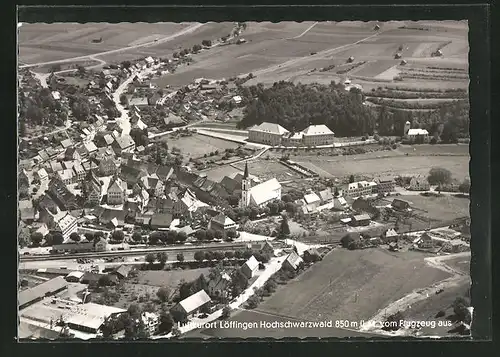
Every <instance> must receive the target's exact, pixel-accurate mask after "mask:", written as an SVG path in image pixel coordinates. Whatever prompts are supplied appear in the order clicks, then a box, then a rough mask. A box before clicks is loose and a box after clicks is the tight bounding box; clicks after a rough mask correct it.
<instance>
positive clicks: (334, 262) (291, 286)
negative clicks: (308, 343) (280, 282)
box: [257, 249, 449, 321]
mask: <svg viewBox="0 0 500 357" xmlns="http://www.w3.org/2000/svg"><path fill="white" fill-rule="evenodd" d="M448 276H449V275H448V274H447V273H444V272H443V271H441V270H437V269H435V268H432V267H430V266H428V265H426V263H425V262H424V255H423V254H421V253H416V252H405V253H404V254H393V253H390V252H388V251H386V250H383V249H365V250H357V251H347V250H345V249H336V250H333V251H331V252H330V253H329V254H327V255H326V256H325V257H324V259H323V260H322V261H321V262H319V263H317V264H315V265H313V266H312V267H311V268H310V269H308V270H306V271H305V272H304V273H302V274H301V275H299V277H298V278H296V279H294V280H292V281H289V282H288V284H287V285H286V286H282V287H280V288H279V289H278V290H277V291H276V292H275V293H274V294H273V295H272V296H271V297H270V298H269V299H267V300H265V301H264V302H263V303H261V304H260V305H259V307H258V308H257V310H258V311H262V312H265V313H270V314H278V315H282V316H289V317H292V318H298V319H303V320H307V321H319V320H326V319H333V320H335V319H342V320H345V319H347V320H350V321H359V320H362V319H365V320H367V319H368V318H370V317H371V316H373V315H375V314H376V313H377V312H378V311H379V310H381V309H383V308H384V307H385V306H387V305H389V304H390V303H391V302H394V301H396V300H398V299H400V298H402V297H403V296H405V295H406V294H408V293H410V292H412V291H414V290H416V289H421V288H424V287H426V286H429V285H431V284H433V283H435V282H437V281H441V280H443V279H445V278H447V277H448Z"/></svg>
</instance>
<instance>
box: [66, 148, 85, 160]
mask: <svg viewBox="0 0 500 357" xmlns="http://www.w3.org/2000/svg"><path fill="white" fill-rule="evenodd" d="M80 159H81V157H80V153H79V152H78V150H77V149H76V148H75V147H69V148H67V149H66V151H65V152H64V160H67V161H71V160H80Z"/></svg>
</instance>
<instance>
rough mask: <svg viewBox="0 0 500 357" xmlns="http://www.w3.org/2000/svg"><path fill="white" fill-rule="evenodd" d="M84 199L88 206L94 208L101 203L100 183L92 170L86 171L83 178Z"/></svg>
mask: <svg viewBox="0 0 500 357" xmlns="http://www.w3.org/2000/svg"><path fill="white" fill-rule="evenodd" d="M83 186H84V190H83V193H84V195H83V196H84V199H85V200H86V202H87V203H88V204H89V205H90V206H96V205H98V204H99V203H100V202H101V193H102V183H101V181H99V179H98V178H97V176H96V175H95V174H94V172H93V171H92V170H90V171H88V173H87V175H86V176H85V181H84V183H83Z"/></svg>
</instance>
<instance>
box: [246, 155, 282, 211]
mask: <svg viewBox="0 0 500 357" xmlns="http://www.w3.org/2000/svg"><path fill="white" fill-rule="evenodd" d="M279 199H281V184H280V183H279V182H278V180H277V179H275V178H273V179H271V180H268V181H266V182H262V183H260V184H258V185H255V186H253V187H252V180H251V179H250V176H249V174H248V164H247V163H245V172H244V174H243V179H242V181H241V200H240V207H241V208H246V207H249V206H257V207H263V206H266V205H267V204H268V203H269V202H272V201H274V200H279Z"/></svg>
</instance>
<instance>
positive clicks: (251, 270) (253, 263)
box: [240, 255, 259, 279]
mask: <svg viewBox="0 0 500 357" xmlns="http://www.w3.org/2000/svg"><path fill="white" fill-rule="evenodd" d="M240 269H241V272H242V273H243V274H244V275H245V276H246V277H247V279H251V278H252V277H253V276H254V275H255V273H256V272H257V270H259V261H258V260H257V259H255V257H254V256H253V255H252V256H251V257H250V258H249V259H248V260H247V261H246V262H245V263H244V264H243V265H242V266H241V268H240Z"/></svg>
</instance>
